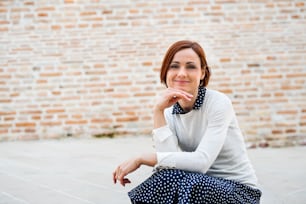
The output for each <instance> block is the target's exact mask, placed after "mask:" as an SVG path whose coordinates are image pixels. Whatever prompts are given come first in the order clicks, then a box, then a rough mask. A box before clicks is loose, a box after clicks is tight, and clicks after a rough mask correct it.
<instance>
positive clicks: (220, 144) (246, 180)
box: [153, 89, 257, 188]
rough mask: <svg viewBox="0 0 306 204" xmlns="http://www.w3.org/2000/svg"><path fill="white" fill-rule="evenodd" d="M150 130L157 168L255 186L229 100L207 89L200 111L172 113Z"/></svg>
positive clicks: (169, 110) (166, 113) (251, 168)
mask: <svg viewBox="0 0 306 204" xmlns="http://www.w3.org/2000/svg"><path fill="white" fill-rule="evenodd" d="M164 115H165V118H166V121H167V125H166V126H163V127H160V128H157V129H154V130H153V139H154V142H155V148H156V151H157V161H158V163H157V165H156V167H157V168H164V167H166V168H177V169H182V170H187V171H194V172H201V173H206V174H207V175H211V176H215V177H222V178H225V179H230V180H234V181H238V182H240V183H243V184H246V185H248V186H250V187H254V188H257V178H256V175H255V172H254V170H253V167H252V165H251V163H250V161H249V159H248V155H247V152H246V147H245V143H244V139H243V136H242V133H241V130H240V128H239V126H238V123H237V119H236V115H235V112H234V110H233V106H232V103H231V101H230V99H229V98H228V97H227V96H226V95H225V94H222V93H220V92H218V91H214V90H210V89H207V90H206V93H205V98H204V103H203V104H202V106H201V108H200V109H199V110H192V111H190V112H188V113H186V114H172V107H170V108H167V109H166V110H165V111H164Z"/></svg>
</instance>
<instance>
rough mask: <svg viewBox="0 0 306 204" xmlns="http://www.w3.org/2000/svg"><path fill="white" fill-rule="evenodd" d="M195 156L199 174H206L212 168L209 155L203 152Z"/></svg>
mask: <svg viewBox="0 0 306 204" xmlns="http://www.w3.org/2000/svg"><path fill="white" fill-rule="evenodd" d="M195 154H196V158H197V159H196V160H197V161H198V162H197V164H196V169H197V172H200V173H203V174H205V173H206V172H207V171H208V169H209V168H210V166H211V164H212V161H211V160H210V158H209V157H208V155H207V154H205V153H203V152H195Z"/></svg>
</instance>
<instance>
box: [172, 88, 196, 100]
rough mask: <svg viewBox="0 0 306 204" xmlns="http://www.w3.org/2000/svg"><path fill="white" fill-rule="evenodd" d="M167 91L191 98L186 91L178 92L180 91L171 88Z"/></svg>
mask: <svg viewBox="0 0 306 204" xmlns="http://www.w3.org/2000/svg"><path fill="white" fill-rule="evenodd" d="M168 90H170V91H171V92H175V93H181V94H184V95H186V96H187V97H191V98H192V97H193V95H192V94H190V93H188V92H186V91H183V90H180V89H173V88H168Z"/></svg>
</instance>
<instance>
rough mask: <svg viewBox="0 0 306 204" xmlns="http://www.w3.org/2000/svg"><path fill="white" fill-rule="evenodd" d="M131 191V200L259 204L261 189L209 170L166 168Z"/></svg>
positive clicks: (165, 203) (162, 203)
mask: <svg viewBox="0 0 306 204" xmlns="http://www.w3.org/2000/svg"><path fill="white" fill-rule="evenodd" d="M128 195H129V197H130V199H131V201H132V203H150V204H175V203H178V204H197V203H202V204H204V203H207V204H214V203H216V204H217V203H218V204H220V203H224V204H227V203H229V204H230V203H241V204H256V203H259V200H260V196H261V191H260V190H258V189H253V188H251V187H249V186H246V185H243V184H240V183H237V182H234V181H231V180H226V179H222V178H216V177H211V176H208V175H206V174H201V173H194V172H187V171H183V170H178V169H163V170H160V171H158V172H156V173H154V174H153V175H152V176H151V177H149V178H148V179H147V180H146V181H144V182H143V183H142V184H140V185H139V186H137V187H136V188H134V189H132V190H131V191H130V192H129V193H128Z"/></svg>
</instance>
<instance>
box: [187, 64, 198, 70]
mask: <svg viewBox="0 0 306 204" xmlns="http://www.w3.org/2000/svg"><path fill="white" fill-rule="evenodd" d="M195 68H196V66H194V65H188V66H187V69H195Z"/></svg>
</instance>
